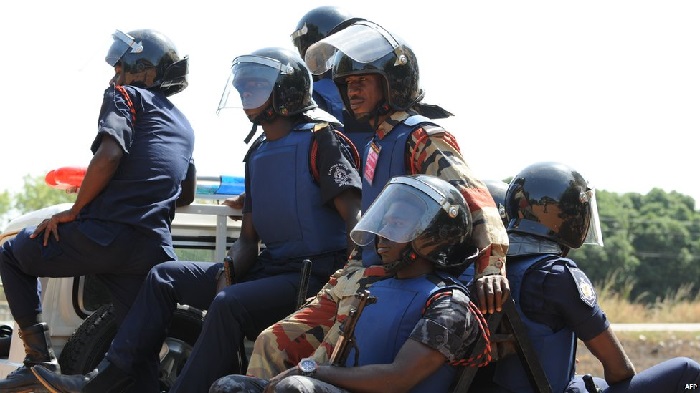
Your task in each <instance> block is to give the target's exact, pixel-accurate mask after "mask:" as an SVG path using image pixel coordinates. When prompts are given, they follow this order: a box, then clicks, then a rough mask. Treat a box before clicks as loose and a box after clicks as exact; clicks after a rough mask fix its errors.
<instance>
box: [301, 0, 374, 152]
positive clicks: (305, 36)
mask: <svg viewBox="0 0 700 393" xmlns="http://www.w3.org/2000/svg"><path fill="white" fill-rule="evenodd" d="M359 20H363V19H362V18H358V17H356V16H353V15H352V14H351V13H350V12H348V11H347V10H344V9H342V8H340V7H337V6H320V7H316V8H314V9H312V10H310V11H309V12H307V13H306V14H304V16H302V17H301V19H299V23H297V27H296V29H295V30H294V32H293V33H292V34H291V38H292V43H293V44H294V47H296V48H297V50H298V51H299V54H300V55H301V57H302V58H304V56H305V55H306V50H307V49H308V48H309V46H311V45H312V44H315V43H316V42H318V41H320V40H322V39H324V38H326V37H328V36H329V35H331V34H333V33H335V32H338V31H340V30H342V29H344V28H345V27H347V26H349V25H351V24H353V23H355V22H357V21H359ZM313 78H314V93H313V98H314V101H316V103H317V104H318V107H319V108H320V109H323V110H324V111H326V112H328V113H330V114H331V115H333V116H334V117H335V118H336V119H338V120H339V121H341V122H342V123H343V132H344V133H345V135H347V136H348V138H350V140H351V141H352V143H353V144H354V145H355V147H357V149H359V150H360V151H361V150H362V149H363V148H364V146H365V145H366V144H367V142H369V140H370V139H372V135H373V134H374V130H373V129H372V128H370V127H369V126H368V125H367V124H366V123H362V122H358V121H356V120H355V117H354V116H352V114H350V113H349V112H348V111H347V109H345V105H344V104H343V99H342V98H341V97H340V93H339V92H338V88H337V87H336V86H335V84H334V83H333V79H331V72H330V71H327V72H325V73H323V74H322V75H314V76H313Z"/></svg>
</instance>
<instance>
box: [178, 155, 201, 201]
mask: <svg viewBox="0 0 700 393" xmlns="http://www.w3.org/2000/svg"><path fill="white" fill-rule="evenodd" d="M196 192H197V168H195V166H194V162H193V161H190V163H189V165H187V174H186V175H185V180H183V181H182V182H180V196H178V197H177V200H176V201H175V206H176V207H180V206H187V205H189V204H191V203H192V202H194V195H195V193H196Z"/></svg>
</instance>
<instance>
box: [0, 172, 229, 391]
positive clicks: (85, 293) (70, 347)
mask: <svg viewBox="0 0 700 393" xmlns="http://www.w3.org/2000/svg"><path fill="white" fill-rule="evenodd" d="M207 179H208V180H209V181H210V183H211V180H212V178H207ZM198 181H199V179H198ZM231 196H233V195H226V194H219V193H216V192H212V190H211V188H209V189H205V188H200V187H199V186H198V192H197V195H196V199H195V203H193V204H191V205H189V206H184V207H181V208H178V209H177V211H176V214H175V219H174V220H173V223H172V234H173V243H174V245H175V247H176V252H177V254H178V258H179V259H181V260H198V261H210V262H214V261H222V260H223V258H224V256H225V255H226V251H227V249H228V247H229V246H230V245H231V243H232V242H233V241H235V240H236V239H237V238H238V236H239V234H240V223H241V222H240V217H241V212H240V211H238V210H235V209H232V208H230V207H228V206H224V205H220V204H219V202H218V200H223V199H226V198H227V197H231ZM70 206H71V204H58V205H54V206H49V207H46V208H43V209H40V210H37V211H33V212H30V213H27V214H24V215H22V216H20V217H17V218H15V219H13V220H12V221H10V223H9V224H8V225H7V227H6V228H5V229H4V231H3V232H2V233H1V234H0V244H2V242H4V241H6V240H7V239H9V238H11V237H12V236H14V235H15V234H16V233H17V232H18V231H20V230H21V229H22V228H25V227H27V226H33V225H37V224H38V223H39V222H41V221H42V220H43V219H45V218H48V217H50V216H51V215H53V214H55V213H57V212H59V211H63V210H65V209H67V208H70ZM41 283H42V288H43V292H42V306H43V320H44V321H45V322H47V323H48V325H49V328H50V334H51V341H52V343H53V348H54V351H55V352H56V355H57V356H58V361H59V363H60V365H61V371H62V372H63V373H65V374H76V373H87V372H89V371H91V370H92V369H94V367H95V366H96V365H97V363H99V361H100V360H101V359H102V358H103V356H104V354H105V352H107V349H108V347H109V344H110V342H111V341H112V338H113V337H114V335H115V334H116V331H117V324H116V322H115V320H114V315H113V310H112V306H111V304H110V302H109V295H108V294H107V291H106V289H105V288H104V287H103V286H102V284H100V283H99V282H98V280H96V279H95V278H94V277H92V276H80V277H68V278H42V279H41ZM0 295H3V296H2V298H1V299H0V321H5V322H4V323H6V324H8V325H10V326H12V327H13V329H12V336H11V338H10V345H9V347H10V349H9V355H7V356H4V357H2V358H0V378H4V377H5V376H6V375H7V374H8V373H9V372H11V371H13V370H14V369H16V368H17V367H19V366H21V365H22V361H23V359H24V356H25V354H24V347H23V345H22V341H21V340H20V339H19V336H18V331H19V329H18V327H17V326H16V325H15V324H14V322H13V321H12V316H11V315H10V314H9V310H8V307H7V301H6V300H5V299H4V294H3V293H0ZM204 314H205V311H203V310H198V309H195V308H192V307H189V306H186V305H178V308H177V310H176V313H175V315H174V318H173V321H172V323H171V325H170V329H169V331H168V335H167V338H166V340H165V342H164V343H163V346H162V349H161V352H160V359H161V372H160V382H161V391H167V390H168V388H169V387H170V386H172V384H173V383H174V381H175V379H176V378H177V374H178V372H179V371H180V370H181V369H182V366H183V365H184V363H185V361H186V360H187V357H188V356H189V354H190V352H191V349H192V346H193V345H194V343H195V341H196V340H197V337H198V336H199V333H200V331H201V327H202V320H203V316H204Z"/></svg>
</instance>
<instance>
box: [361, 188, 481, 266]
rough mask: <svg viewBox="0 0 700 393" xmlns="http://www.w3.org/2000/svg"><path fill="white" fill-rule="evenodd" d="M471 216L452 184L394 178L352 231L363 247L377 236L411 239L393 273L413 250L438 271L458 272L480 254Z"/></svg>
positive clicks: (399, 240) (400, 240)
mask: <svg viewBox="0 0 700 393" xmlns="http://www.w3.org/2000/svg"><path fill="white" fill-rule="evenodd" d="M472 225H473V222H472V216H471V213H470V210H469V206H468V205H467V202H466V201H465V199H464V197H463V196H462V194H461V193H460V192H459V191H458V190H457V189H456V188H455V187H454V186H452V185H451V184H450V183H448V182H446V181H444V180H442V179H440V178H438V177H435V176H429V175H410V176H397V177H394V178H392V179H391V180H390V181H389V183H387V185H386V186H384V189H383V190H382V192H381V193H380V194H379V196H377V198H376V199H375V200H374V202H373V203H372V205H371V206H370V207H369V209H367V212H366V213H365V214H363V215H362V218H361V219H360V221H359V222H358V223H357V225H356V226H355V228H354V229H353V230H352V232H351V233H350V237H351V238H352V240H353V241H354V242H355V243H357V244H358V245H360V246H367V245H370V244H376V243H375V242H376V240H377V237H378V236H381V237H384V238H386V239H389V240H391V241H392V242H395V243H408V244H409V245H408V246H407V248H406V251H405V252H404V253H403V257H402V259H401V260H400V261H397V262H395V263H393V264H390V265H385V268H386V269H387V270H389V271H396V270H399V269H400V268H401V267H403V266H405V265H407V264H409V263H411V262H412V261H413V260H415V256H416V255H415V254H417V255H418V256H421V257H423V258H425V259H427V260H429V261H431V262H433V263H434V264H435V266H436V268H437V269H441V270H447V271H450V272H451V273H457V272H461V271H462V270H464V268H465V267H466V265H467V264H469V263H471V262H472V260H473V258H475V256H476V248H475V247H474V246H473V244H472V239H471V233H472Z"/></svg>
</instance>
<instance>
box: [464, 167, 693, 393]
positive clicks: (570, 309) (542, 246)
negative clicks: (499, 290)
mask: <svg viewBox="0 0 700 393" xmlns="http://www.w3.org/2000/svg"><path fill="white" fill-rule="evenodd" d="M504 198H505V202H504V205H505V210H506V215H507V217H508V218H509V222H508V227H507V230H508V234H509V238H510V249H509V250H508V280H509V282H510V286H511V288H512V289H511V295H512V296H513V299H514V300H515V304H516V307H517V308H518V309H519V311H520V313H521V315H522V317H523V318H522V319H523V322H524V323H525V326H526V327H527V330H528V336H529V337H530V341H531V342H532V345H533V346H534V349H535V351H536V353H537V355H538V357H539V360H540V362H541V364H542V367H543V368H544V372H545V374H546V375H547V379H548V380H549V383H550V385H551V387H552V391H553V392H556V393H561V392H567V393H574V392H594V391H595V390H596V389H597V388H602V389H603V390H602V391H601V392H604V393H618V392H619V393H622V392H649V393H651V392H654V393H665V392H669V393H670V392H683V391H687V390H685V386H686V384H698V383H700V365H699V364H698V363H697V362H696V361H694V360H691V359H688V358H675V359H671V360H668V361H665V362H662V363H660V364H658V365H656V366H654V367H651V368H649V369H647V370H644V371H643V372H641V373H638V374H635V370H634V366H633V365H632V363H631V362H630V360H629V358H628V357H627V355H626V354H625V351H624V349H623V348H622V346H621V345H620V342H619V341H618V339H617V337H616V336H615V333H614V332H613V331H612V330H611V328H610V322H609V321H608V319H607V317H606V315H605V313H604V312H603V310H602V309H601V308H600V306H599V304H598V302H597V299H596V294H595V291H594V289H593V285H592V284H591V282H590V280H589V279H588V277H587V276H586V274H585V273H584V272H583V271H582V270H581V269H579V268H578V266H577V265H576V263H575V262H574V261H573V260H571V259H569V258H566V255H567V254H568V252H569V250H570V249H572V248H579V247H581V246H582V245H583V244H584V243H592V244H599V245H602V236H601V232H600V226H599V221H598V211H597V210H596V203H595V194H594V192H593V189H592V188H591V187H590V186H589V185H588V183H587V182H586V180H585V179H584V178H583V177H582V176H581V174H580V173H579V172H577V171H576V170H574V169H573V168H570V167H568V166H566V165H563V164H559V163H551V162H546V163H536V164H533V165H530V166H528V167H527V168H525V169H523V170H522V171H520V173H518V174H517V175H516V176H515V178H513V180H512V181H511V183H510V186H509V187H508V189H507V191H506V193H505V196H504ZM497 202H498V201H497ZM578 339H580V340H581V341H583V343H584V344H585V345H586V347H587V348H588V349H589V350H590V351H591V353H593V354H594V355H595V356H596V357H597V358H598V360H600V362H601V364H602V366H603V370H604V373H605V380H603V379H600V378H593V380H594V381H593V382H594V383H595V384H596V385H597V388H593V387H592V386H591V382H592V381H589V382H588V386H586V381H584V379H583V378H582V377H581V376H578V375H575V371H576V370H575V364H576V342H577V340H578ZM608 385H609V387H608ZM696 386H697V385H696ZM471 389H472V391H475V392H486V393H529V392H532V391H533V390H532V388H531V386H530V383H529V382H528V379H527V374H526V372H525V369H524V368H523V365H522V364H521V363H520V361H519V359H518V357H517V356H511V357H509V358H503V359H501V360H500V361H498V362H496V363H494V364H492V365H489V366H488V367H485V368H482V369H480V370H479V372H478V373H477V375H476V378H475V380H474V382H473V384H472V386H471Z"/></svg>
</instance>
